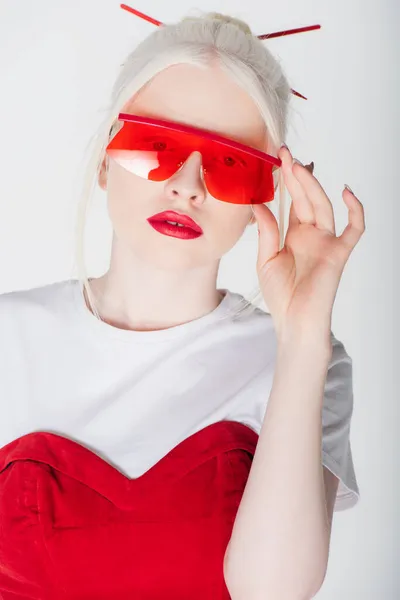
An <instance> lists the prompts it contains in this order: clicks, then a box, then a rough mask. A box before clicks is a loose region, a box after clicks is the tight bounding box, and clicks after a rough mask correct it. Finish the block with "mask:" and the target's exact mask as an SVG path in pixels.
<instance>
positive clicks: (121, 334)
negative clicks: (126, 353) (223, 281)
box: [72, 279, 231, 343]
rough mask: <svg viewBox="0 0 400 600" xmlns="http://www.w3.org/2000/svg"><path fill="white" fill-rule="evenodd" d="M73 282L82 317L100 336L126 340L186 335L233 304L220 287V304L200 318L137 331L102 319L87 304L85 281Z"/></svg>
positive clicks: (152, 340)
mask: <svg viewBox="0 0 400 600" xmlns="http://www.w3.org/2000/svg"><path fill="white" fill-rule="evenodd" d="M72 283H73V286H74V290H73V291H74V300H75V305H76V308H77V309H78V312H79V315H80V317H81V318H82V319H84V321H85V323H86V324H87V325H88V326H89V327H91V328H92V330H93V331H95V332H96V333H97V334H98V335H100V336H104V337H111V338H113V339H119V340H122V341H126V342H141V343H142V342H144V343H147V342H149V343H154V342H163V341H168V340H171V339H174V338H179V337H181V336H185V335H187V334H188V333H191V332H194V331H197V330H200V329H203V328H205V327H206V326H207V325H209V324H210V323H213V322H215V321H218V320H219V319H220V318H221V317H222V316H224V314H225V313H226V311H227V310H228V308H229V306H230V304H231V293H230V291H229V290H228V289H226V288H218V291H219V292H222V293H223V298H222V300H221V302H220V303H219V304H218V306H217V307H216V308H215V309H214V310H212V311H211V312H209V313H208V314H206V315H203V316H202V317H199V318H198V319H194V320H192V321H189V322H187V323H182V324H180V325H175V326H173V327H169V328H167V329H159V330H156V331H135V330H131V329H120V328H118V327H115V326H114V325H110V324H109V323H105V322H104V321H100V320H99V319H98V318H97V317H95V315H94V314H93V313H92V312H91V311H90V310H89V308H88V307H87V305H86V301H85V298H84V295H83V281H82V280H80V279H73V280H72Z"/></svg>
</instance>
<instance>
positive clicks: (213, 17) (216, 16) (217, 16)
mask: <svg viewBox="0 0 400 600" xmlns="http://www.w3.org/2000/svg"><path fill="white" fill-rule="evenodd" d="M204 19H207V20H210V21H221V22H222V23H230V24H231V25H235V26H236V27H237V28H238V29H240V30H241V31H243V33H247V34H250V35H252V31H251V29H250V27H249V26H248V25H247V23H245V22H244V21H242V20H241V19H236V18H235V17H229V16H228V15H222V14H221V13H217V12H209V13H206V14H205V15H204V17H184V19H182V20H183V21H187V20H196V21H197V20H199V21H200V20H204Z"/></svg>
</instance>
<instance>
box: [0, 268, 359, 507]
mask: <svg viewBox="0 0 400 600" xmlns="http://www.w3.org/2000/svg"><path fill="white" fill-rule="evenodd" d="M223 291H224V292H225V296H224V298H223V300H222V302H221V303H220V305H219V306H218V307H217V308H216V309H215V310H213V311H212V312H211V313H209V314H207V315H205V316H203V317H201V318H199V319H196V320H194V321H191V322H189V323H185V324H183V325H178V326H176V327H171V328H169V329H164V330H159V331H144V332H139V331H130V330H124V329H118V328H116V327H113V326H111V325H109V324H107V323H104V322H103V321H99V320H98V319H97V318H96V317H95V316H94V315H93V314H92V313H91V312H90V310H89V309H88V308H87V306H86V303H85V300H84V297H83V288H82V284H81V283H80V282H79V280H77V279H70V280H66V281H61V282H56V283H52V284H48V285H45V286H41V287H37V288H33V289H28V290H19V291H13V292H7V293H3V294H1V295H0V365H1V367H0V368H1V376H0V409H1V418H0V447H3V446H4V445H5V444H7V443H9V442H11V441H13V440H14V439H16V438H18V437H20V436H22V435H25V434H27V433H30V432H33V431H49V432H53V433H56V434H59V435H63V436H65V437H68V438H70V439H72V440H74V441H77V442H79V443H81V444H83V445H84V446H86V447H88V448H89V449H91V450H92V451H93V452H95V453H96V454H98V455H99V456H101V457H102V458H103V459H104V460H106V461H107V462H109V463H110V464H112V465H113V466H114V467H115V468H116V469H118V470H119V471H121V472H122V473H124V474H125V475H126V476H128V477H131V478H135V477H138V476H140V475H142V474H143V473H144V472H145V471H147V470H148V469H149V468H150V467H152V466H153V465H154V464H155V463H157V462H158V461H159V460H160V459H161V458H162V457H163V456H165V455H166V454H167V453H168V452H169V451H170V450H172V448H174V447H175V446H176V445H177V444H179V443H180V442H182V441H183V440H184V439H186V438H187V437H188V436H190V435H192V434H193V433H195V432H197V431H199V430H200V429H203V428H204V427H206V426H207V425H210V424H212V423H214V422H216V421H221V420H230V421H239V422H241V423H244V424H245V425H248V426H249V427H250V428H252V429H253V430H254V431H255V432H256V433H258V434H259V433H260V429H261V425H262V422H263V418H264V414H265V410H266V406H267V403H268V398H269V394H270V391H271V387H272V382H273V375H274V367H275V358H276V337H275V332H274V327H273V322H272V318H271V316H270V315H269V314H267V313H265V312H264V311H263V310H261V309H259V308H257V309H256V310H255V312H254V313H252V314H250V315H247V316H246V317H245V318H243V317H241V319H240V320H233V319H232V318H231V317H229V318H228V319H224V320H222V321H219V317H220V316H221V315H222V314H224V313H225V310H226V308H228V307H230V306H235V307H236V306H237V302H238V301H240V300H241V299H242V298H243V296H241V295H240V294H238V293H235V292H231V291H229V290H223ZM332 344H333V354H332V359H331V363H330V366H329V371H328V375H327V380H326V385H325V398H324V407H323V415H322V426H323V442H322V449H321V450H322V454H321V458H322V462H323V464H324V465H325V466H326V467H327V468H328V469H329V470H330V471H332V473H334V474H335V475H336V476H337V477H338V478H339V479H340V483H339V488H338V494H337V498H336V504H335V510H336V511H337V510H343V509H346V508H350V507H352V506H353V505H354V504H356V502H357V500H358V498H359V490H358V486H357V481H356V477H355V472H354V466H353V460H352V453H351V446H350V421H351V415H352V410H353V390H352V361H351V358H350V357H349V356H348V354H347V353H346V351H345V349H344V346H343V344H342V343H341V342H339V341H338V340H337V339H336V338H335V337H334V336H333V334H332ZM293 452H296V448H293Z"/></svg>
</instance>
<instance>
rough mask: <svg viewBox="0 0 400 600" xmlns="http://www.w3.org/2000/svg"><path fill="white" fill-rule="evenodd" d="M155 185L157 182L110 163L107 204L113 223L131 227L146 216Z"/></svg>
mask: <svg viewBox="0 0 400 600" xmlns="http://www.w3.org/2000/svg"><path fill="white" fill-rule="evenodd" d="M155 185H157V184H154V183H153V182H149V181H147V180H146V179H143V178H142V177H138V176H137V175H133V174H132V173H130V172H129V171H127V170H126V169H124V168H123V167H121V166H120V165H118V164H117V163H115V162H114V163H113V164H110V169H109V173H108V185H107V204H108V212H109V215H110V218H111V220H112V222H113V224H114V223H115V225H117V224H121V223H122V224H126V225H128V226H129V227H130V228H132V227H133V226H134V224H135V221H136V220H140V219H141V218H145V216H148V214H147V213H148V211H149V210H150V200H151V197H152V196H153V195H154V193H155V190H154V186H155ZM146 211H147V212H146Z"/></svg>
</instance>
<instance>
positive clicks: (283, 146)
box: [281, 142, 289, 150]
mask: <svg viewBox="0 0 400 600" xmlns="http://www.w3.org/2000/svg"><path fill="white" fill-rule="evenodd" d="M281 148H286V150H289V148H288V147H287V146H286V144H285V143H283V142H282V145H281Z"/></svg>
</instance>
